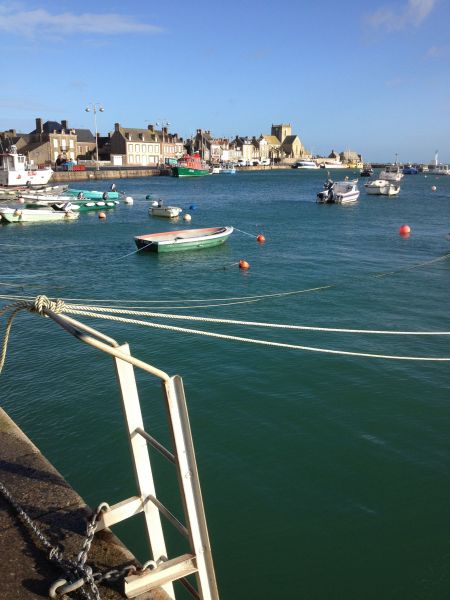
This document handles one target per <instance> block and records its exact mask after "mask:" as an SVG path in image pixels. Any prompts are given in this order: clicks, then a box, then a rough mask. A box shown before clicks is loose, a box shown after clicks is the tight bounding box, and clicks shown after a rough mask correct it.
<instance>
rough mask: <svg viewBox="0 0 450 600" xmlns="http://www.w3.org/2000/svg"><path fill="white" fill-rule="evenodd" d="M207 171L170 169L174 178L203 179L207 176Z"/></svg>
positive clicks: (186, 168)
mask: <svg viewBox="0 0 450 600" xmlns="http://www.w3.org/2000/svg"><path fill="white" fill-rule="evenodd" d="M209 174H210V173H209V170H208V169H193V168H190V167H172V175H173V176H174V177H203V176H204V175H209Z"/></svg>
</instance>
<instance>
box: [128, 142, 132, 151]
mask: <svg viewBox="0 0 450 600" xmlns="http://www.w3.org/2000/svg"><path fill="white" fill-rule="evenodd" d="M128 152H129V153H130V152H133V144H128Z"/></svg>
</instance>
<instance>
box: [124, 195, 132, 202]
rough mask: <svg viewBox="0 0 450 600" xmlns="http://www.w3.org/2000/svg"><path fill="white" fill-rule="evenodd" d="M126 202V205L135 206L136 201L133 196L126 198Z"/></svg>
mask: <svg viewBox="0 0 450 600" xmlns="http://www.w3.org/2000/svg"><path fill="white" fill-rule="evenodd" d="M124 202H125V204H133V202H134V200H133V198H132V197H131V196H126V198H125V200H124Z"/></svg>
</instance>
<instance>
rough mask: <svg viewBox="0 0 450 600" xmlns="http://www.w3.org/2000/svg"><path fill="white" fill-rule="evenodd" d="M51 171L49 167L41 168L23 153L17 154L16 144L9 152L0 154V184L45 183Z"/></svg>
mask: <svg viewBox="0 0 450 600" xmlns="http://www.w3.org/2000/svg"><path fill="white" fill-rule="evenodd" d="M52 174H53V171H52V170H51V169H50V167H48V168H47V167H46V168H41V167H38V166H36V165H35V164H34V162H33V161H32V160H28V159H27V157H26V156H25V155H24V154H18V152H17V148H16V146H11V148H10V151H9V152H3V153H1V154H0V186H3V187H23V186H28V187H31V186H34V185H45V184H47V183H48V181H49V180H50V177H51V176H52Z"/></svg>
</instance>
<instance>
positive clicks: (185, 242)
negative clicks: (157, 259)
mask: <svg viewBox="0 0 450 600" xmlns="http://www.w3.org/2000/svg"><path fill="white" fill-rule="evenodd" d="M232 233H233V227H228V226H227V227H208V228H206V229H182V230H179V231H166V232H163V233H149V234H148V235H138V236H135V238H134V241H135V244H136V246H137V247H138V249H139V250H145V251H147V252H158V253H160V252H178V251H183V250H199V249H201V248H211V247H213V246H219V245H220V244H223V243H224V242H226V240H227V239H228V238H229V236H230V235H231V234H232Z"/></svg>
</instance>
